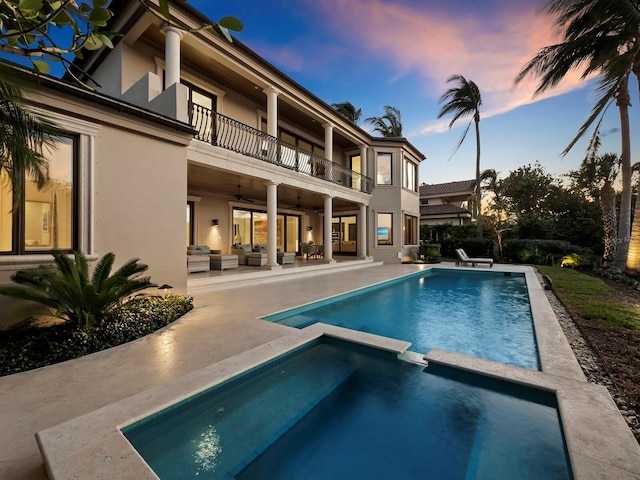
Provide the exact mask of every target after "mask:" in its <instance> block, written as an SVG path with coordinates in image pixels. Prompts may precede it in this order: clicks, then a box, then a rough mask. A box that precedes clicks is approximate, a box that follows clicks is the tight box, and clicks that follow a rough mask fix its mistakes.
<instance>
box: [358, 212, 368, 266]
mask: <svg viewBox="0 0 640 480" xmlns="http://www.w3.org/2000/svg"><path fill="white" fill-rule="evenodd" d="M358 224H359V226H360V232H359V236H358V257H360V258H367V206H366V205H365V204H364V203H361V204H360V217H359V218H358Z"/></svg>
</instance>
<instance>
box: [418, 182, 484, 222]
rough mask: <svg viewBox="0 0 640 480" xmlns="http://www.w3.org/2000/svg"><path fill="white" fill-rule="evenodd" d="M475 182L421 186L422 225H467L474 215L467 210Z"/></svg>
mask: <svg viewBox="0 0 640 480" xmlns="http://www.w3.org/2000/svg"><path fill="white" fill-rule="evenodd" d="M475 183H476V182H475V180H462V181H459V182H449V183H437V184H433V185H426V184H423V185H420V225H441V224H445V223H448V224H452V225H467V224H469V223H471V220H472V215H471V212H470V211H469V210H468V209H467V207H468V202H469V199H471V198H472V196H473V192H474V186H475Z"/></svg>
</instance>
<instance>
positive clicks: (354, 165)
mask: <svg viewBox="0 0 640 480" xmlns="http://www.w3.org/2000/svg"><path fill="white" fill-rule="evenodd" d="M349 165H350V167H351V170H352V171H353V172H354V173H356V174H361V173H362V160H361V157H360V154H357V155H351V156H350V157H349ZM361 187H362V177H361V175H353V179H352V181H351V188H353V189H354V190H360V189H361Z"/></svg>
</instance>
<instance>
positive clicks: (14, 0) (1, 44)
mask: <svg viewBox="0 0 640 480" xmlns="http://www.w3.org/2000/svg"><path fill="white" fill-rule="evenodd" d="M137 1H138V2H139V3H140V4H141V5H142V6H144V7H145V8H146V9H147V10H148V11H149V12H151V13H153V14H154V15H156V16H158V17H159V18H161V19H162V20H163V21H165V22H167V23H169V24H171V25H173V26H176V27H178V28H181V27H180V26H179V25H178V24H175V22H173V21H172V17H171V12H170V8H169V1H168V0H159V10H156V7H155V6H154V5H153V4H152V3H151V2H148V1H146V0H137ZM108 3H109V1H108V0H93V1H92V2H88V1H87V2H78V1H76V0H0V52H5V53H10V54H14V55H19V56H22V57H27V58H29V59H30V60H31V62H32V64H33V67H34V69H35V70H36V71H37V72H40V73H47V72H49V70H50V62H61V63H62V64H63V66H64V68H65V70H66V71H67V72H69V73H70V74H71V75H74V72H73V68H72V67H73V64H72V62H73V58H74V57H80V58H82V55H83V51H92V50H99V49H100V48H102V47H107V48H113V41H112V39H113V38H114V37H115V36H117V35H118V34H117V33H116V32H112V31H109V30H106V28H107V27H108V24H109V20H110V19H111V17H112V16H113V12H112V11H111V10H109V9H108V8H107V7H108ZM203 29H209V30H213V31H218V32H219V33H221V34H222V35H224V36H225V38H227V40H228V41H229V42H231V41H232V38H231V36H230V35H229V30H231V31H236V32H239V31H242V29H243V25H242V22H240V20H238V19H236V18H234V17H223V18H221V19H220V20H219V21H218V23H217V25H214V24H213V23H206V24H203V25H201V26H199V27H198V28H195V29H191V30H188V31H197V30H203Z"/></svg>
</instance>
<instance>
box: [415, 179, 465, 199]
mask: <svg viewBox="0 0 640 480" xmlns="http://www.w3.org/2000/svg"><path fill="white" fill-rule="evenodd" d="M475 183H476V181H475V180H461V181H459V182H449V183H434V184H432V185H420V196H421V197H423V196H438V195H451V194H455V193H463V192H469V193H471V192H473V186H474V185H475Z"/></svg>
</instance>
